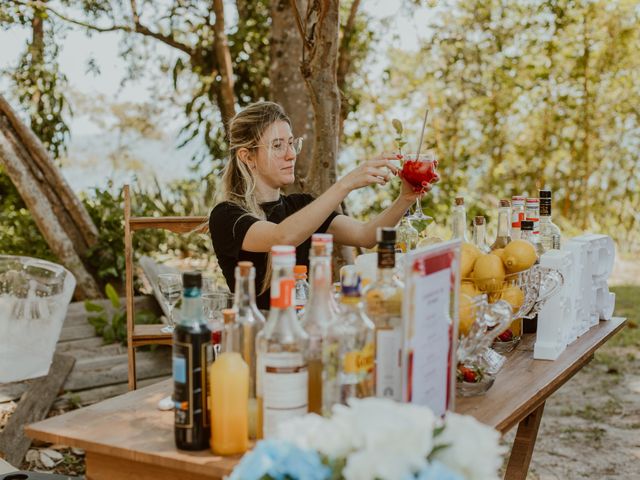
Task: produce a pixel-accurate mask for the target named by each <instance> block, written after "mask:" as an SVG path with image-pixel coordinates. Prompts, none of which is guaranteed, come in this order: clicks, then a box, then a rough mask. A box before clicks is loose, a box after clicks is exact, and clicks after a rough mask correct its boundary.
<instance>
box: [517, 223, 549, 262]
mask: <svg viewBox="0 0 640 480" xmlns="http://www.w3.org/2000/svg"><path fill="white" fill-rule="evenodd" d="M521 223H522V231H521V237H520V238H521V240H527V241H528V242H531V244H532V245H533V246H534V247H535V249H536V254H537V255H538V259H540V255H542V254H543V253H544V250H543V249H542V245H540V238H539V236H538V235H535V234H534V232H533V228H534V227H533V225H534V223H533V222H532V221H531V220H523V221H522V222H521ZM536 263H538V262H536Z"/></svg>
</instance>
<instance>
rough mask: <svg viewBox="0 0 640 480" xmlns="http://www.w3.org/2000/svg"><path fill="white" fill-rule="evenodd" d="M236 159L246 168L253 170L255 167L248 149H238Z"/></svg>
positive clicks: (252, 156)
mask: <svg viewBox="0 0 640 480" xmlns="http://www.w3.org/2000/svg"><path fill="white" fill-rule="evenodd" d="M237 155H238V159H239V160H240V161H241V162H242V163H244V164H245V165H246V166H247V167H249V168H250V169H251V170H253V169H254V168H255V166H256V162H255V159H254V155H253V153H252V152H251V150H249V149H248V148H240V149H238V153H237Z"/></svg>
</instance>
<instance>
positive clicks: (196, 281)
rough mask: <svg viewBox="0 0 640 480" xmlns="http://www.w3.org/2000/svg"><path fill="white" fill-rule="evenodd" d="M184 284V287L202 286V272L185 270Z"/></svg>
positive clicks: (183, 275)
mask: <svg viewBox="0 0 640 480" xmlns="http://www.w3.org/2000/svg"><path fill="white" fill-rule="evenodd" d="M182 286H183V288H202V274H201V273H200V272H184V273H183V274H182Z"/></svg>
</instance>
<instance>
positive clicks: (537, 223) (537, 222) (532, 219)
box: [527, 217, 540, 235]
mask: <svg viewBox="0 0 640 480" xmlns="http://www.w3.org/2000/svg"><path fill="white" fill-rule="evenodd" d="M527 220H528V221H529V222H533V234H534V235H540V218H538V217H527Z"/></svg>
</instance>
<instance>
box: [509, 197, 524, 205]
mask: <svg viewBox="0 0 640 480" xmlns="http://www.w3.org/2000/svg"><path fill="white" fill-rule="evenodd" d="M525 200H526V198H525V197H522V196H520V195H514V196H513V197H511V203H512V204H513V205H524V202H525Z"/></svg>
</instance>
